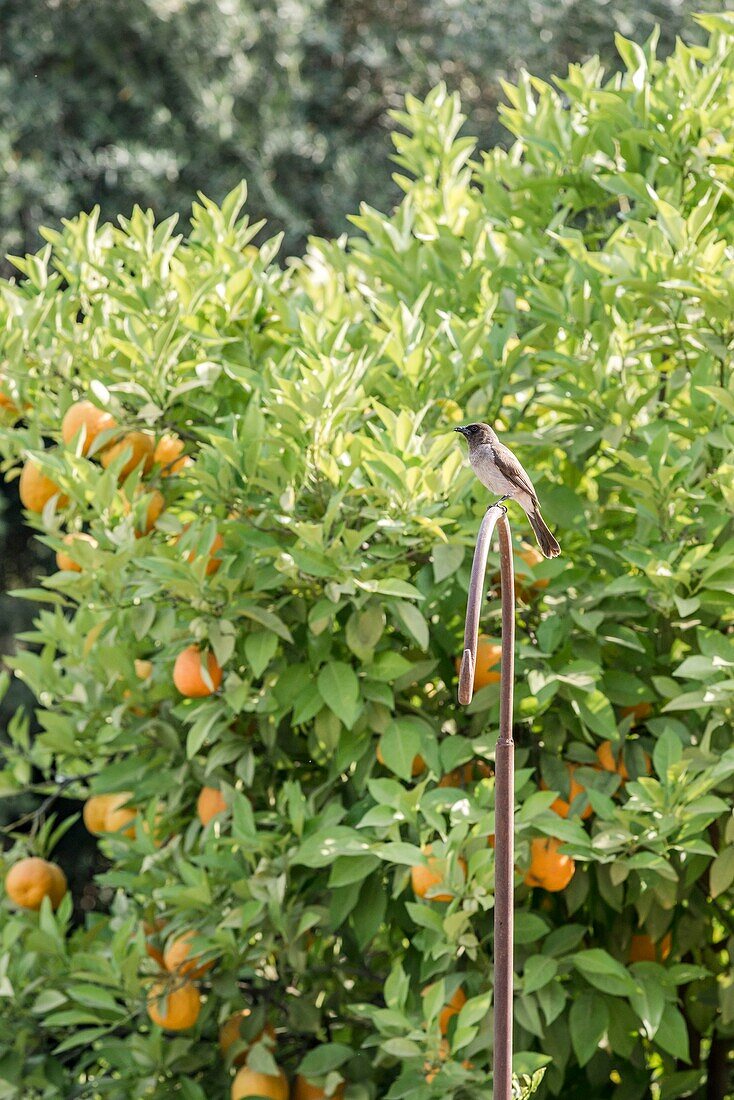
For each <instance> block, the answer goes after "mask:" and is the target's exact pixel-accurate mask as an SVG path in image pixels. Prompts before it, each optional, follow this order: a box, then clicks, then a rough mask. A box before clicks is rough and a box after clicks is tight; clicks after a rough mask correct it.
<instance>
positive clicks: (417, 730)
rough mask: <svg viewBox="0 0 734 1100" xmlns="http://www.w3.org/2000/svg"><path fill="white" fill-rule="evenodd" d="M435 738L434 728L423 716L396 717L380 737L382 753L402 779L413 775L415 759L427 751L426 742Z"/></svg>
mask: <svg viewBox="0 0 734 1100" xmlns="http://www.w3.org/2000/svg"><path fill="white" fill-rule="evenodd" d="M433 740H434V734H433V730H432V728H431V727H430V726H429V725H428V723H427V722H424V721H423V719H422V718H417V717H413V716H411V715H408V716H406V717H403V718H396V719H394V720H393V721H392V722H390V724H389V725H388V727H387V729H386V730H385V732H384V733H383V735H382V737H381V738H380V754H381V756H382V759H383V760H384V761H385V767H386V768H389V769H390V771H391V772H394V773H395V775H399V776H400V778H401V779H410V778H411V777H412V775H413V761H414V760H415V758H416V756H420V755H421V750H423V752H425V751H426V743H428V742H429V741H433Z"/></svg>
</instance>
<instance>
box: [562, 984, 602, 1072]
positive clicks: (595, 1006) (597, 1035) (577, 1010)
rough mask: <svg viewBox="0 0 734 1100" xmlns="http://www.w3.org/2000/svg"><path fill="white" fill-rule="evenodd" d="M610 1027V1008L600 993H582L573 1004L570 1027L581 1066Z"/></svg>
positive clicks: (591, 1055)
mask: <svg viewBox="0 0 734 1100" xmlns="http://www.w3.org/2000/svg"><path fill="white" fill-rule="evenodd" d="M608 1027H609V1009H608V1008H607V1006H606V1002H605V1001H604V999H603V998H602V997H599V996H598V994H596V993H592V992H590V991H589V992H587V993H582V994H581V996H580V997H578V998H577V999H576V1000H575V1001H574V1002H573V1004H572V1005H571V1012H570V1015H569V1029H570V1032H571V1044H572V1046H573V1049H574V1053H575V1055H576V1057H577V1059H578V1062H579V1065H580V1066H585V1065H586V1063H587V1062H588V1061H589V1059H590V1058H592V1057H593V1055H594V1054H595V1053H596V1051H597V1048H598V1046H599V1043H600V1041H601V1038H602V1036H603V1035H604V1033H605V1032H606V1030H607V1028H608Z"/></svg>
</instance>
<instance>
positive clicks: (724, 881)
mask: <svg viewBox="0 0 734 1100" xmlns="http://www.w3.org/2000/svg"><path fill="white" fill-rule="evenodd" d="M732 882H734V845H731V846H730V847H728V848H724V850H723V851H722V852H719V854H718V855H717V857H716V859H715V860H714V861H713V863H712V864H711V868H710V870H709V889H710V891H711V897H712V898H717V897H718V896H719V894H723V893H724V892H725V891H726V890H728V889H729V887H730V886H731V884H732Z"/></svg>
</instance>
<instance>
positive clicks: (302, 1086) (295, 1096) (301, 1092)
mask: <svg viewBox="0 0 734 1100" xmlns="http://www.w3.org/2000/svg"><path fill="white" fill-rule="evenodd" d="M345 1088H346V1085H345V1084H344V1082H342V1083H341V1084H340V1085H337V1086H336V1088H335V1089H334V1091H333V1092H332V1093H331V1094H330V1095H329V1097H328V1098H327V1097H326V1093H325V1092H324V1090H323V1089H322V1088H321V1087H320V1085H312V1084H311V1082H310V1081H308V1080H307V1079H306V1078H305V1077H304V1076H303V1074H302V1073H299V1074H297V1076H296V1078H295V1079H294V1081H293V1091H292V1092H291V1100H325V1098H326V1100H344V1089H345Z"/></svg>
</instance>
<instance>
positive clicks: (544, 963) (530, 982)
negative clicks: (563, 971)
mask: <svg viewBox="0 0 734 1100" xmlns="http://www.w3.org/2000/svg"><path fill="white" fill-rule="evenodd" d="M557 973H558V963H557V962H556V960H555V959H552V958H550V957H549V956H548V955H531V956H530V958H529V959H527V960H526V961H525V967H524V970H523V982H522V988H523V993H535V991H536V990H538V989H542V988H543V986H544V985H547V984H548V982H551V981H553V979H554V978H555V976H556V974H557Z"/></svg>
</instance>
